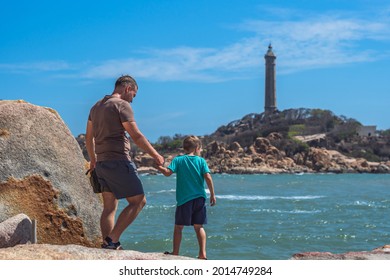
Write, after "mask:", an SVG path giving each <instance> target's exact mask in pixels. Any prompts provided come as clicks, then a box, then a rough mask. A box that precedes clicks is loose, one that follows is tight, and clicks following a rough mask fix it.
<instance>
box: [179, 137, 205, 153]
mask: <svg viewBox="0 0 390 280" xmlns="http://www.w3.org/2000/svg"><path fill="white" fill-rule="evenodd" d="M201 147H202V142H201V141H200V139H199V138H198V137H196V136H194V135H190V136H187V137H186V138H184V140H183V149H184V151H185V152H187V153H192V152H194V151H195V150H196V149H197V148H201Z"/></svg>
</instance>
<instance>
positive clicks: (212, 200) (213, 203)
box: [210, 195, 217, 206]
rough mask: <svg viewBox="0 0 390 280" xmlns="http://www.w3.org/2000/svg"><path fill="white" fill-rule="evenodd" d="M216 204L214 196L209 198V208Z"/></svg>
mask: <svg viewBox="0 0 390 280" xmlns="http://www.w3.org/2000/svg"><path fill="white" fill-rule="evenodd" d="M215 204H217V199H216V198H215V195H213V196H210V206H215Z"/></svg>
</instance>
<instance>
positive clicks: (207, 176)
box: [204, 173, 217, 206]
mask: <svg viewBox="0 0 390 280" xmlns="http://www.w3.org/2000/svg"><path fill="white" fill-rule="evenodd" d="M204 179H205V180H206V184H207V187H208V188H209V191H210V205H211V206H214V205H215V204H216V203H217V199H216V198H215V193H214V183H213V179H212V178H211V174H210V173H206V174H204Z"/></svg>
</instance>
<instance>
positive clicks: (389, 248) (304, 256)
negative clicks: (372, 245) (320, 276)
mask: <svg viewBox="0 0 390 280" xmlns="http://www.w3.org/2000/svg"><path fill="white" fill-rule="evenodd" d="M292 259H293V260H390V245H384V246H382V247H379V248H376V249H374V250H372V251H362V252H347V253H343V254H332V253H329V252H305V253H298V254H294V255H293V257H292Z"/></svg>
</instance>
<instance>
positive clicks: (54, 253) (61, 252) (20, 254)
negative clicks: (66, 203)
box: [0, 244, 193, 260]
mask: <svg viewBox="0 0 390 280" xmlns="http://www.w3.org/2000/svg"><path fill="white" fill-rule="evenodd" d="M0 260H193V259H192V258H187V257H182V256H172V255H164V254H163V253H141V252H137V251H130V250H118V251H114V250H105V249H97V248H88V247H84V246H80V245H49V244H29V245H17V246H15V247H12V248H5V249H0Z"/></svg>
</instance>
